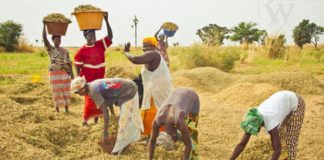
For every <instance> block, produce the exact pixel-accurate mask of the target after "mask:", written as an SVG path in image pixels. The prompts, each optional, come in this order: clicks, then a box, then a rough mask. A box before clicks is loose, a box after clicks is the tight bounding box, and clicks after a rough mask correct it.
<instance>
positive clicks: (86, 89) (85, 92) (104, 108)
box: [75, 84, 115, 145]
mask: <svg viewBox="0 0 324 160" xmlns="http://www.w3.org/2000/svg"><path fill="white" fill-rule="evenodd" d="M75 94H78V95H80V96H84V95H89V86H88V85H87V84H86V85H85V86H84V87H83V88H82V89H80V90H79V91H78V92H75ZM100 109H101V111H102V114H103V118H104V129H103V135H104V138H103V141H104V143H105V144H106V145H109V144H110V143H109V137H108V124H109V112H108V107H107V106H105V105H102V106H100ZM109 110H110V112H111V114H112V115H114V116H115V112H114V109H113V107H112V106H109Z"/></svg>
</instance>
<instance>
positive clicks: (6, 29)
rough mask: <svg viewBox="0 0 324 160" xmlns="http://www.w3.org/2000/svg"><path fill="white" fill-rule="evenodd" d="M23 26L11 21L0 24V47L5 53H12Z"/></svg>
mask: <svg viewBox="0 0 324 160" xmlns="http://www.w3.org/2000/svg"><path fill="white" fill-rule="evenodd" d="M22 30H23V26H22V25H21V24H19V23H16V22H14V21H12V20H9V21H5V22H3V23H0V46H1V47H3V48H5V49H6V51H7V52H13V51H14V50H15V49H16V48H17V46H18V40H19V37H20V36H21V35H22Z"/></svg>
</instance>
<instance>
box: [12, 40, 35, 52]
mask: <svg viewBox="0 0 324 160" xmlns="http://www.w3.org/2000/svg"><path fill="white" fill-rule="evenodd" d="M16 51H17V52H22V53H24V52H28V53H33V52H34V47H33V46H32V45H31V44H29V43H28V41H27V40H26V39H25V38H20V39H19V41H18V47H17V49H16Z"/></svg>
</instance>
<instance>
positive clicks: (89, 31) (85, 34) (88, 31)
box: [83, 29, 95, 36]
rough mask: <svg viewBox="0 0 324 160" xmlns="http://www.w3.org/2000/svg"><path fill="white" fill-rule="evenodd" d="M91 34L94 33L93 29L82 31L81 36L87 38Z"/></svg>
mask: <svg viewBox="0 0 324 160" xmlns="http://www.w3.org/2000/svg"><path fill="white" fill-rule="evenodd" d="M91 32H95V30H94V29H87V30H84V31H83V36H87V34H89V33H91Z"/></svg>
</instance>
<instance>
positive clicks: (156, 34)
mask: <svg viewBox="0 0 324 160" xmlns="http://www.w3.org/2000/svg"><path fill="white" fill-rule="evenodd" d="M161 30H162V27H161V28H160V29H159V30H158V31H157V32H156V33H155V35H154V37H155V38H156V39H159V38H158V35H159V32H160V31H161Z"/></svg>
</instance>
